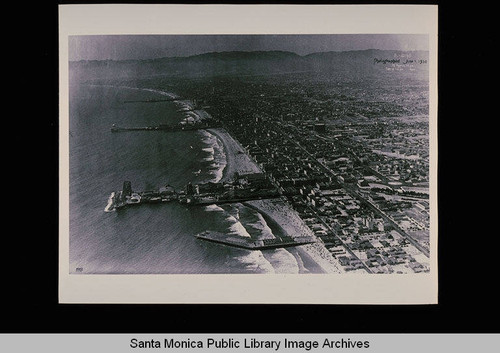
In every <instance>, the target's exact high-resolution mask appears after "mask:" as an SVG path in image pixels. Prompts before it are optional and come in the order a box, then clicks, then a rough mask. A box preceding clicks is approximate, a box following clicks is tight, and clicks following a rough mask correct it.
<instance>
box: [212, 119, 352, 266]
mask: <svg viewBox="0 0 500 353" xmlns="http://www.w3.org/2000/svg"><path fill="white" fill-rule="evenodd" d="M207 131H208V132H209V133H211V134H213V135H215V136H217V137H218V138H219V139H220V140H221V141H222V144H223V146H224V152H225V154H226V167H225V168H224V172H223V176H222V179H221V180H220V181H221V182H224V181H229V180H231V179H232V178H233V176H234V173H236V172H238V173H240V174H246V173H256V172H262V170H261V169H260V168H259V166H258V165H257V164H256V163H255V162H254V161H253V160H252V158H251V157H249V156H248V155H247V154H246V152H245V150H244V148H243V147H242V146H241V145H240V144H239V143H238V141H236V140H235V139H233V137H232V136H231V135H230V134H229V133H228V132H227V131H226V130H224V129H222V128H220V129H208V130H207ZM245 205H247V206H250V207H253V208H255V209H257V210H258V211H259V212H261V213H262V214H264V215H265V216H267V217H268V218H270V219H272V220H273V221H274V222H275V223H276V224H277V225H278V226H279V227H280V228H281V229H282V230H283V233H285V234H287V235H289V236H291V237H296V236H301V235H306V236H314V233H313V232H312V231H311V229H310V228H309V227H307V225H306V224H305V223H304V221H303V220H302V219H301V218H300V217H299V215H298V214H297V212H296V211H295V210H294V209H293V208H292V207H291V205H289V204H288V203H287V202H284V201H283V200H280V199H272V200H252V201H247V202H245ZM295 249H297V251H298V252H299V254H300V257H301V258H302V261H303V262H304V265H307V267H309V268H312V269H314V272H316V273H344V270H343V269H342V266H341V265H340V263H339V262H338V261H337V260H336V259H335V258H334V257H333V256H332V255H331V254H330V252H329V251H328V250H327V249H326V247H325V246H324V245H323V244H322V243H321V241H319V242H317V243H314V244H307V245H301V246H297V247H295Z"/></svg>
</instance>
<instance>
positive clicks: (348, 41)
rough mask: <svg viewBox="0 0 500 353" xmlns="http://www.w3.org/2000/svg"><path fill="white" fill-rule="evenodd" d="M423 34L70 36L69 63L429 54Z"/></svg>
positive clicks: (426, 38) (427, 42)
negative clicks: (228, 54) (230, 54)
mask: <svg viewBox="0 0 500 353" xmlns="http://www.w3.org/2000/svg"><path fill="white" fill-rule="evenodd" d="M428 39H429V38H428V36H427V35H422V34H318V35H309V34H307V35H274V34H272V35H270V34H267V35H97V36H96V35H92V36H70V37H69V40H68V41H69V42H68V45H69V47H68V49H69V50H68V58H69V61H80V60H145V59H157V58H164V57H184V56H192V55H199V54H206V53H211V52H223V51H272V50H275V51H289V52H294V53H296V54H298V55H307V54H311V53H317V52H328V51H350V50H367V49H380V50H403V51H414V50H429V40H428Z"/></svg>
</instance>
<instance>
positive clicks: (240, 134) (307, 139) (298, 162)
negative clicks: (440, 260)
mask: <svg viewBox="0 0 500 353" xmlns="http://www.w3.org/2000/svg"><path fill="white" fill-rule="evenodd" d="M316 83H317V82H315V81H314V80H311V81H310V82H309V81H307V80H301V81H300V82H296V81H293V80H292V81H289V80H287V79H286V78H282V80H281V81H280V80H279V79H273V80H267V79H265V78H262V79H258V78H252V79H249V80H248V81H245V80H241V79H224V80H222V79H221V81H220V82H215V83H214V82H213V81H210V82H203V81H197V82H196V83H190V82H183V83H182V84H179V86H180V88H181V89H184V90H185V91H184V92H183V94H184V93H185V94H188V95H190V96H194V97H197V98H199V99H200V100H202V101H203V102H205V103H206V104H207V105H208V106H209V108H208V109H207V111H208V112H209V113H210V114H211V115H213V116H215V117H217V119H219V120H220V121H221V122H222V123H223V125H224V127H225V129H226V130H228V132H229V133H230V134H231V135H232V136H233V137H234V138H235V139H237V140H238V141H239V142H240V144H241V145H242V146H243V147H244V148H245V150H246V153H248V154H249V155H250V156H251V157H252V158H253V159H254V161H255V162H256V163H258V165H259V166H260V167H261V168H262V170H263V171H264V172H265V173H266V175H267V176H268V177H269V179H270V180H271V181H272V182H273V183H274V185H276V186H277V187H278V188H279V190H280V192H281V194H282V195H283V196H285V197H286V199H287V200H288V202H289V203H290V204H291V205H292V206H293V208H294V209H295V210H296V212H297V213H298V214H299V215H300V217H301V218H302V219H303V220H304V222H305V223H306V224H307V226H308V227H309V228H310V229H311V230H312V231H313V232H314V234H316V236H317V237H318V238H319V239H321V240H322V241H323V242H324V245H325V246H326V247H327V249H328V250H329V253H330V256H332V257H333V258H335V259H336V260H337V261H338V262H339V263H340V265H341V266H342V267H343V269H344V271H355V272H356V271H361V272H363V271H365V272H370V273H407V272H427V271H429V226H430V216H429V201H428V197H429V194H428V188H429V141H428V121H427V120H428V119H427V115H426V114H427V109H428V106H427V104H428V103H427V99H426V95H425V87H423V88H422V87H420V86H415V87H416V88H415V89H414V90H411V91H409V93H408V94H407V95H405V96H404V97H397V99H396V98H394V97H393V96H388V95H390V93H388V92H387V91H383V92H382V95H380V93H379V94H378V96H377V97H376V99H375V98H374V96H376V94H375V93H373V92H371V91H367V90H363V89H362V87H356V86H355V85H351V86H352V87H349V86H348V87H347V88H346V89H345V93H338V92H332V90H331V87H330V86H328V85H326V84H325V85H318V84H316ZM208 85H210V86H211V89H207V88H206V87H207V86H208ZM391 97H392V98H394V99H395V100H394V101H393V100H391ZM394 102H396V103H394Z"/></svg>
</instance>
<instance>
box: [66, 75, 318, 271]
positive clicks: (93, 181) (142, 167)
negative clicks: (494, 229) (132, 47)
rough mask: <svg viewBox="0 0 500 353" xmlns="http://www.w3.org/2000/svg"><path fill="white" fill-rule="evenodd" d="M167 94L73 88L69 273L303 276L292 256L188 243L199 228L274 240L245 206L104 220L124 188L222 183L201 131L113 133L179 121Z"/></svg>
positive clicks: (218, 157) (146, 209)
mask: <svg viewBox="0 0 500 353" xmlns="http://www.w3.org/2000/svg"><path fill="white" fill-rule="evenodd" d="M164 96H168V92H163V91H159V90H153V89H144V88H141V89H139V88H134V87H125V86H113V85H88V84H74V85H70V121H69V127H70V137H69V139H70V142H69V143H70V146H69V147H70V156H69V157H70V165H69V181H70V195H69V198H70V210H69V216H70V234H69V250H70V251H69V259H68V260H69V264H70V266H69V267H70V273H84V274H85V273H87V274H88V273H100V274H154V273H157V274H190V273H191V274H203V273H207V274H208V273H305V272H310V271H312V269H311V268H307V266H305V265H304V262H303V261H302V258H301V255H300V251H298V250H297V249H293V248H291V249H275V250H264V251H249V250H244V249H238V248H232V247H228V246H224V245H220V244H215V243H210V242H206V241H203V240H200V239H197V238H195V237H194V235H195V234H196V233H199V232H202V231H204V230H214V231H220V232H226V233H234V234H238V235H240V236H246V237H253V238H272V237H274V236H276V235H279V232H280V229H279V227H277V226H275V225H273V222H272V221H271V220H269V219H267V220H266V218H265V217H264V216H263V215H262V214H260V213H259V212H258V211H256V210H255V209H252V208H250V207H246V206H245V205H243V204H239V203H238V204H225V205H215V204H214V205H208V206H206V205H205V206H194V207H193V206H190V207H188V206H186V205H181V204H179V203H177V202H171V203H161V204H145V205H140V206H136V207H128V208H125V209H120V210H118V211H114V212H105V211H104V210H105V207H106V204H107V200H108V198H109V195H110V194H111V193H112V192H113V191H118V190H120V189H121V188H122V183H123V181H124V180H129V181H131V183H132V189H133V190H137V191H142V190H151V189H154V188H157V187H159V186H161V185H166V184H169V185H172V186H173V187H175V188H176V189H180V188H182V187H184V186H185V185H186V184H187V183H188V182H193V183H201V182H207V181H214V182H216V181H218V180H220V178H221V177H222V173H223V170H224V167H225V164H226V159H225V154H224V148H223V145H222V144H221V142H220V141H219V140H218V139H217V138H216V137H215V136H214V135H212V134H210V133H208V132H206V131H186V132H173V133H166V132H162V131H133V132H123V133H111V131H110V127H111V126H112V124H116V125H118V126H146V125H157V124H160V123H176V122H179V121H181V120H182V119H184V118H185V117H186V116H185V114H186V113H182V112H179V109H180V108H181V106H180V105H179V103H175V102H156V103H144V102H128V103H126V102H125V101H132V100H146V99H150V98H152V99H158V98H162V97H164Z"/></svg>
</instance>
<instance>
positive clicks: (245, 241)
mask: <svg viewBox="0 0 500 353" xmlns="http://www.w3.org/2000/svg"><path fill="white" fill-rule="evenodd" d="M195 237H196V238H198V239H203V240H207V241H211V242H214V243H219V244H224V245H230V246H234V247H237V248H242V249H247V250H266V249H276V248H286V247H291V246H298V245H305V244H311V243H315V242H316V241H317V239H315V237H311V236H298V237H289V236H286V237H280V238H272V239H252V238H248V237H242V236H240V235H235V234H225V233H220V232H213V231H204V232H201V233H198V234H196V235H195Z"/></svg>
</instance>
